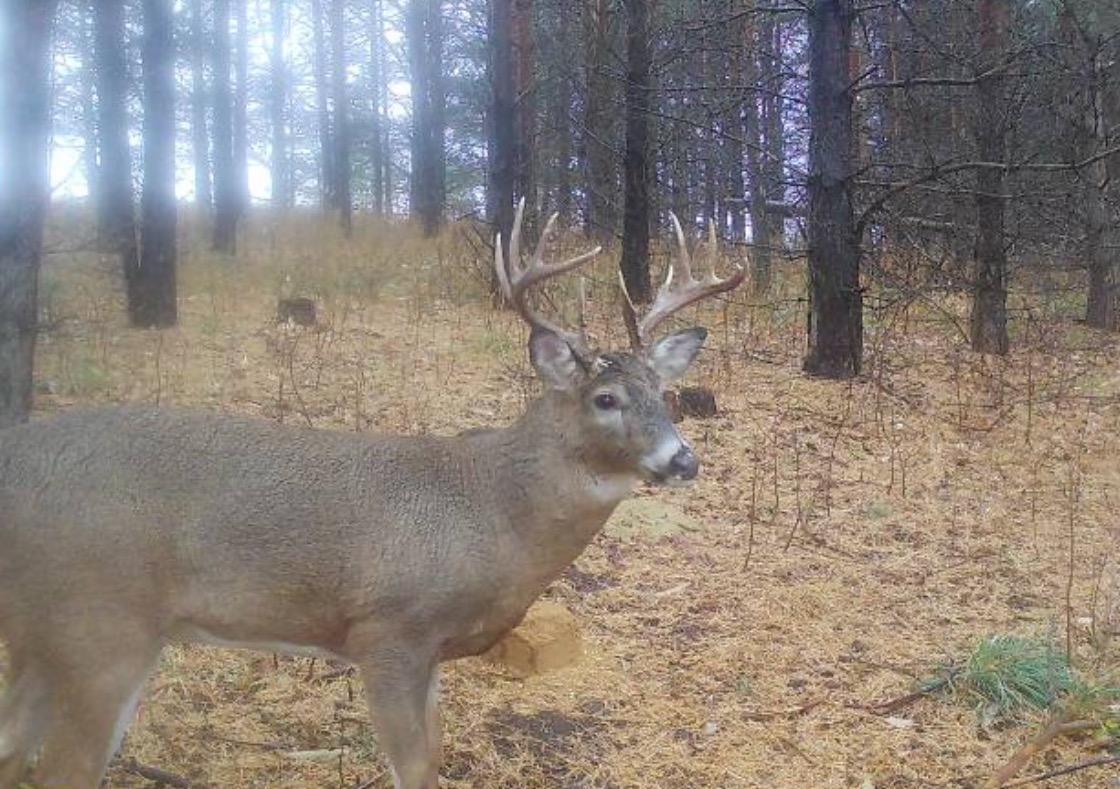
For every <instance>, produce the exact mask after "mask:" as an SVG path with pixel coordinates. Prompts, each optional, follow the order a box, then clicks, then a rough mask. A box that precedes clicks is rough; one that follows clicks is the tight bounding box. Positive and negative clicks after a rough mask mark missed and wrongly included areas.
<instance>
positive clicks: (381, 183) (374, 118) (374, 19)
mask: <svg viewBox="0 0 1120 789" xmlns="http://www.w3.org/2000/svg"><path fill="white" fill-rule="evenodd" d="M383 35H384V34H383V33H382V30H381V0H373V4H372V6H371V8H370V26H369V65H370V94H371V98H372V99H373V102H372V107H371V110H372V111H371V112H370V130H369V136H370V143H369V153H370V171H371V172H370V181H371V183H370V192H371V193H372V197H373V201H372V202H373V212H374V213H375V214H377V215H378V216H380V215H381V214H383V213H384V212H385V149H384V148H383V147H382V134H383V129H384V127H385V123H384V120H383V118H384V115H383V108H382V104H381V85H382V82H383V81H384V77H383V76H382V74H383V72H382V71H381V50H382V49H383V48H384V41H383Z"/></svg>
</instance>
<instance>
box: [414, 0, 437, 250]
mask: <svg viewBox="0 0 1120 789" xmlns="http://www.w3.org/2000/svg"><path fill="white" fill-rule="evenodd" d="M441 14H442V8H441V3H440V0H411V1H410V2H409V4H408V8H407V11H406V18H405V26H406V30H405V35H406V38H407V39H408V55H409V64H410V66H411V69H412V173H411V180H410V183H409V204H410V208H409V210H410V212H411V213H412V215H413V217H415V218H417V219H419V220H420V222H421V225H422V227H423V230H424V234H425V235H428V236H431V235H435V234H436V232H438V230H439V226H440V223H441V221H442V219H443V203H444V199H445V195H444V190H445V188H446V184H445V180H444V179H445V175H444V169H445V158H444V156H445V154H444V147H443V136H444V124H445V122H446V121H445V97H444V90H443V69H442V62H443V21H442V17H441Z"/></svg>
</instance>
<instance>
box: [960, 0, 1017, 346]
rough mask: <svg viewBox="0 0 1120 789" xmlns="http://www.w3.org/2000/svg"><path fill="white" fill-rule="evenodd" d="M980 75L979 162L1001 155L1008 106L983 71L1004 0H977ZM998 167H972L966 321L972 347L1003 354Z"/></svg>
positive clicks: (1000, 36) (1003, 20)
mask: <svg viewBox="0 0 1120 789" xmlns="http://www.w3.org/2000/svg"><path fill="white" fill-rule="evenodd" d="M979 3H980V51H981V57H980V64H979V68H978V71H979V72H980V73H981V74H984V75H985V76H981V77H980V78H978V79H977V82H976V98H977V108H976V114H975V121H974V122H975V124H976V126H975V135H976V145H977V152H978V153H979V156H980V160H981V161H984V162H997V163H1002V162H1003V161H1004V159H1005V158H1006V155H1007V153H1006V139H1005V138H1006V134H1007V124H1008V112H1009V109H1010V108H1009V106H1008V102H1007V98H1006V96H1005V95H1004V87H1003V82H1004V78H1003V76H1002V74H1000V73H995V74H992V73H988V72H990V71H991V70H992V68H993V67H995V66H996V65H997V64H999V63H1001V62H1002V61H1003V58H1004V56H1005V53H1006V51H1007V35H1008V25H1009V24H1010V14H1011V9H1010V7H1009V5H1008V0H979ZM1003 221H1004V201H1003V169H1002V168H999V167H981V168H979V169H978V170H977V171H976V249H975V253H974V259H975V260H974V262H975V269H974V271H973V282H972V314H971V316H970V320H969V330H970V332H969V333H970V338H971V341H972V350H974V351H978V352H980V353H995V354H1006V353H1007V351H1008V345H1009V341H1008V337H1007V250H1006V248H1005V246H1004V245H1005V240H1004V230H1003Z"/></svg>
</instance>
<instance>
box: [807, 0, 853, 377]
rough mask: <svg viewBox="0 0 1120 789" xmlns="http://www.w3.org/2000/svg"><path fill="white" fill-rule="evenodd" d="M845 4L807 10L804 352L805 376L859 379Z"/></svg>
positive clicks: (848, 11)
mask: <svg viewBox="0 0 1120 789" xmlns="http://www.w3.org/2000/svg"><path fill="white" fill-rule="evenodd" d="M854 16H855V11H854V9H853V6H852V0H818V1H817V2H816V3H814V4H813V6H812V8H811V10H810V11H809V126H810V133H809V134H810V136H809V184H808V186H809V226H808V236H809V301H810V307H809V352H808V354H807V355H806V357H805V361H804V369H805V371H806V372H807V373H810V374H813V375H820V376H824V377H826V378H849V377H851V376H854V375H859V372H860V368H861V366H862V362H863V294H862V292H861V290H860V284H859V254H860V253H859V243H858V242H859V240H858V239H857V238H856V233H855V224H854V218H853V214H852V196H851V191H850V190H851V182H850V181H849V178H850V177H851V175H852V173H853V172H854V167H853V162H852V151H853V147H852V95H851V92H850V91H849V90H848V50H849V48H850V47H851V39H852V20H853V18H854Z"/></svg>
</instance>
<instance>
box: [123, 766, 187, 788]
mask: <svg viewBox="0 0 1120 789" xmlns="http://www.w3.org/2000/svg"><path fill="white" fill-rule="evenodd" d="M121 766H122V767H124V769H125V771H126V772H130V773H132V774H134V775H139V776H140V777H141V778H146V779H147V780H149V781H154V782H155V783H157V784H159V785H160V786H174V787H176V789H190V786H191V782H190V781H189V780H187V779H186V778H184V777H183V776H181V775H176V774H175V773H169V772H168V771H167V770H161V769H160V768H158V767H152V766H150V765H147V764H141V763H140V762H138V761H136V760H135V759H126V760H125V761H124V762H123V763H122V765H121Z"/></svg>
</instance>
